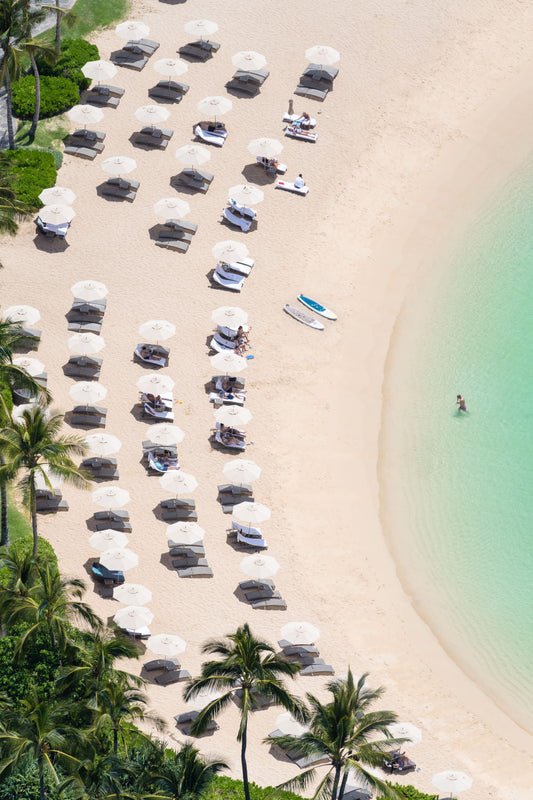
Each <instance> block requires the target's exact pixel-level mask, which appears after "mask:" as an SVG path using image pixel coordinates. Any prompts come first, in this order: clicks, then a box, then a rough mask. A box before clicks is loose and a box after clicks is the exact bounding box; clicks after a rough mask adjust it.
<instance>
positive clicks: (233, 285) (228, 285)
mask: <svg viewBox="0 0 533 800" xmlns="http://www.w3.org/2000/svg"><path fill="white" fill-rule="evenodd" d="M213 280H214V282H215V283H218V284H219V286H223V287H224V289H230V290H231V291H232V292H240V291H241V289H242V287H243V285H244V277H243V278H241V279H240V280H239V281H234V280H229V279H228V278H225V277H224V276H223V275H221V274H220V271H219V270H218V269H216V270H215V271H214V272H213Z"/></svg>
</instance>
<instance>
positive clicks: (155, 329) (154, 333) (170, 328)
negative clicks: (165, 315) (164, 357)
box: [139, 319, 176, 342]
mask: <svg viewBox="0 0 533 800" xmlns="http://www.w3.org/2000/svg"><path fill="white" fill-rule="evenodd" d="M175 334H176V326H175V325H173V323H172V322H168V321H167V320H166V319H151V320H148V322H143V324H142V325H141V326H140V327H139V336H142V337H144V338H145V339H155V340H156V341H157V342H164V341H166V340H167V339H170V338H171V337H172V336H175Z"/></svg>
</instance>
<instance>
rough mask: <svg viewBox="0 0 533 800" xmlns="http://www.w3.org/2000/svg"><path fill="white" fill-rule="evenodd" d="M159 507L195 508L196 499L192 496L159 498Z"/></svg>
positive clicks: (190, 509)
mask: <svg viewBox="0 0 533 800" xmlns="http://www.w3.org/2000/svg"><path fill="white" fill-rule="evenodd" d="M161 508H164V509H168V510H173V509H177V510H181V511H184V510H186V511H192V510H193V509H195V508H196V501H195V500H194V499H193V498H192V497H169V498H168V499H166V500H161Z"/></svg>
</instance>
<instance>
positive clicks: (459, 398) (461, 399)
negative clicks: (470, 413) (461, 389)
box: [455, 394, 466, 411]
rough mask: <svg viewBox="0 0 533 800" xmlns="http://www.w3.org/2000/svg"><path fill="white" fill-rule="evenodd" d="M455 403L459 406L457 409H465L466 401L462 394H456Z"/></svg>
mask: <svg viewBox="0 0 533 800" xmlns="http://www.w3.org/2000/svg"><path fill="white" fill-rule="evenodd" d="M455 404H456V405H458V406H459V411H466V402H465V399H464V397H463V395H462V394H458V395H457V400H456V401H455Z"/></svg>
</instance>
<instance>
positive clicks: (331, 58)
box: [305, 44, 341, 67]
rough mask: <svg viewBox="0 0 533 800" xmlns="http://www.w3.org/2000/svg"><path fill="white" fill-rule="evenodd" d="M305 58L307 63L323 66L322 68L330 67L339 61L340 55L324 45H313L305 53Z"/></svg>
mask: <svg viewBox="0 0 533 800" xmlns="http://www.w3.org/2000/svg"><path fill="white" fill-rule="evenodd" d="M305 57H306V59H307V60H308V61H310V62H311V63H315V64H323V65H324V66H328V67H329V66H331V65H332V64H336V63H337V61H340V57H341V56H340V53H339V51H338V50H335V49H334V48H333V47H329V46H328V45H325V44H315V45H314V46H313V47H310V48H309V49H308V50H306V51H305Z"/></svg>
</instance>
